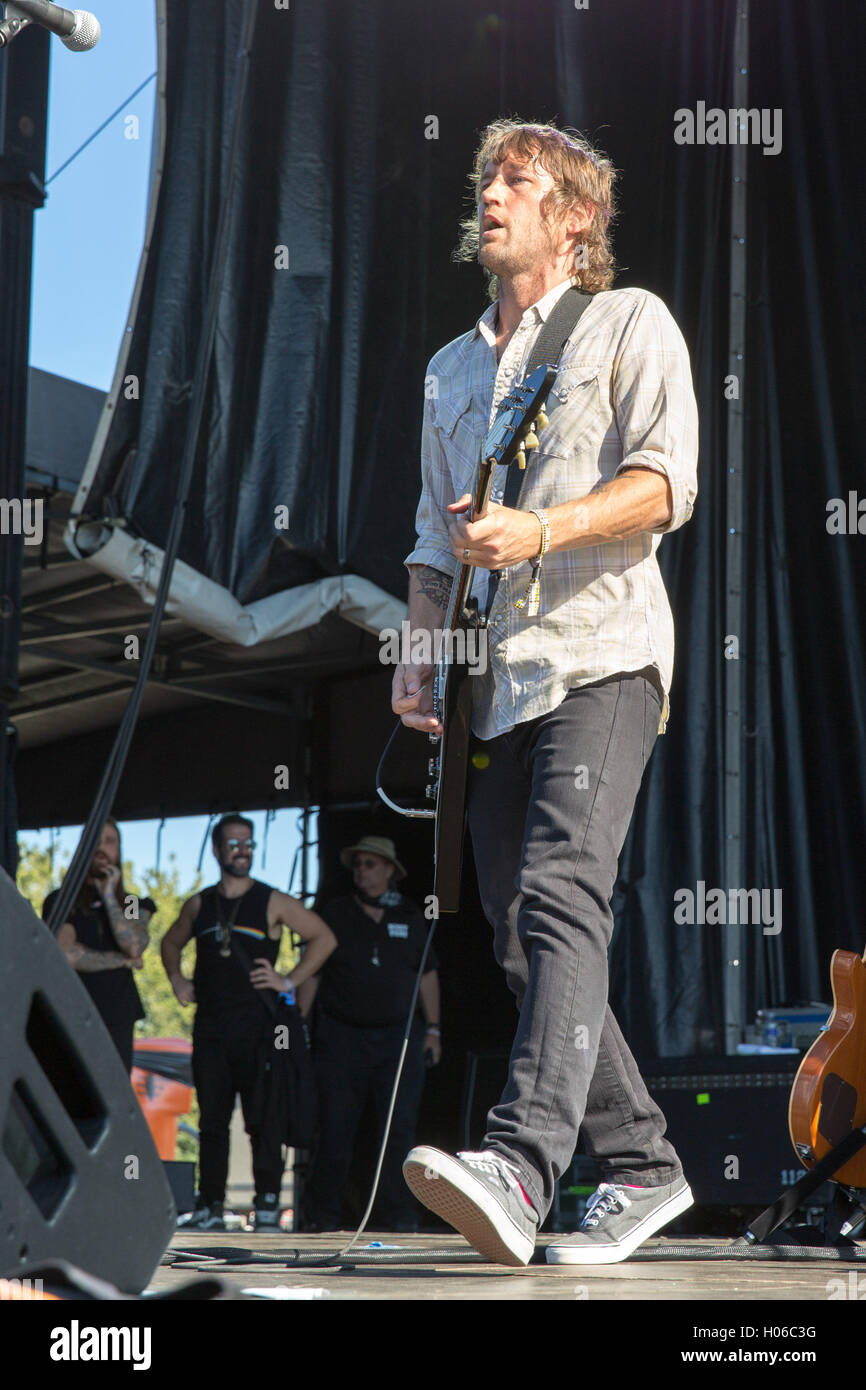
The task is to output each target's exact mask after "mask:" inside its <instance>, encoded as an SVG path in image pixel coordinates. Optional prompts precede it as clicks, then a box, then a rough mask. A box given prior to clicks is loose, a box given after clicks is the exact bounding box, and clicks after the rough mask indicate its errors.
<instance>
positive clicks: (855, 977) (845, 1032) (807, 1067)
mask: <svg viewBox="0 0 866 1390" xmlns="http://www.w3.org/2000/svg"><path fill="white" fill-rule="evenodd" d="M830 978H831V983H832V986H833V1012H832V1013H831V1014H830V1017H829V1019H828V1020H827V1024H826V1026H825V1028H824V1030H823V1031H822V1033H821V1034H820V1036H819V1037H818V1038H816V1039H815V1041H814V1042H813V1044H812V1046H811V1047H810V1048H809V1051H808V1052H807V1053H806V1055H805V1056H804V1058H803V1060H802V1062H801V1063H800V1066H799V1069H798V1071H797V1075H796V1076H795V1078H794V1085H793V1087H792V1088H791V1099H790V1102H789V1104H788V1128H789V1130H790V1133H791V1142H792V1144H793V1145H794V1149H795V1151H796V1153H797V1157H798V1158H799V1160H800V1162H801V1163H802V1164H803V1166H804V1168H811V1167H813V1166H814V1164H815V1163H817V1162H818V1160H819V1159H821V1158H823V1157H824V1155H825V1154H826V1153H828V1152H829V1151H830V1149H832V1148H834V1147H835V1146H836V1145H837V1144H838V1143H840V1142H841V1140H843V1139H844V1138H845V1137H846V1136H847V1135H848V1134H850V1133H851V1131H852V1130H853V1129H859V1128H860V1127H861V1126H862V1125H864V1124H866V951H864V953H863V956H858V955H857V953H856V952H855V951H834V952H833V959H832V961H831V962H830ZM833 1181H834V1182H839V1183H843V1184H845V1185H846V1186H848V1187H858V1188H866V1148H863V1149H861V1150H860V1152H859V1153H857V1154H855V1155H854V1157H853V1158H851V1159H849V1160H848V1162H847V1163H845V1164H844V1165H843V1167H841V1168H839V1169H838V1170H837V1171H836V1172H835V1173H834V1174H833Z"/></svg>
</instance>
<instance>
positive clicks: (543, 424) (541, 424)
mask: <svg viewBox="0 0 866 1390" xmlns="http://www.w3.org/2000/svg"><path fill="white" fill-rule="evenodd" d="M549 424H550V421H549V419H548V418H547V415H546V413H545V411H544V409H543V408H542V409H541V410H539V412H538V414H537V415H536V417H535V428H536V429H537V430H543V429H546V428H547V426H548V425H549Z"/></svg>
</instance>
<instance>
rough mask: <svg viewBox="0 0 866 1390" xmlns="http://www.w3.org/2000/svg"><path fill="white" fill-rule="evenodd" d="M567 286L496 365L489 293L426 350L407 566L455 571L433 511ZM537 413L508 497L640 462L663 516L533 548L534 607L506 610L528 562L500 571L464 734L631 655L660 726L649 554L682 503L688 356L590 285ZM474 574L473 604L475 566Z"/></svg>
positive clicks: (523, 500)
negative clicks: (438, 344) (465, 321)
mask: <svg viewBox="0 0 866 1390" xmlns="http://www.w3.org/2000/svg"><path fill="white" fill-rule="evenodd" d="M568 285H569V282H568V281H565V282H563V283H562V284H561V285H557V286H556V287H555V288H554V289H552V290H550V291H549V293H548V294H546V295H545V296H544V298H543V299H540V300H539V301H538V303H537V304H534V305H532V307H531V308H529V309H527V310H526V312H525V313H524V315H523V317H522V319H521V321H520V324H519V325H518V327H517V329H516V331H515V332H514V334H513V336H512V338H511V340H510V342H509V344H508V347H507V348H506V350H505V352H504V353H503V355H502V359H501V361H500V362H499V363H498V364H497V361H496V333H495V328H496V305H495V304H492V305H491V306H490V308H489V309H487V311H486V312H485V313H484V314H482V316H481V318H480V319H479V320H478V322H477V324H476V325H475V328H474V329H473V330H472V332H471V333H465V334H463V336H462V337H460V338H455V340H454V341H453V342H452V343H448V344H447V346H445V347H443V348H442V349H441V350H440V351H439V352H437V353H436V355H435V357H433V359H432V360H431V362H430V365H429V367H428V368H427V390H426V391H425V396H426V397H427V399H426V400H425V407H424V423H423V432H422V442H421V470H422V480H423V489H422V493H421V501H420V503H419V505H418V513H417V518H416V526H417V531H418V541H417V544H416V546H415V549H414V550H413V551H412V552H411V554H410V555H408V556H407V558H406V564H407V565H431V566H433V567H434V568H435V569H438V570H442V571H443V572H444V573H446V574H449V575H454V574H455V573H456V572H457V570H458V569H459V564H458V562H457V561H456V560H455V558H454V556H453V554H452V552H451V548H450V545H449V541H448V527H447V519H446V511H445V508H446V507H447V505H448V503H449V502H453V501H455V500H456V499H457V498H458V497H460V496H462V495H463V494H464V493H466V492H470V493H471V492H473V490H474V487H475V485H476V474H477V470H478V462H479V457H480V450H481V445H482V442H483V440H484V437H485V435H486V433H487V430H488V429H489V427H490V424H491V422H492V420H493V418H494V416H495V414H496V411H497V409H498V408H499V405H500V403H501V401H502V400H503V398H504V397H505V395H506V394H507V392H508V390H509V389H510V387H511V386H513V385H514V384H516V383H517V382H518V381H520V379H521V377H522V376H523V374H524V364H525V362H526V360H527V358H528V356H529V354H530V352H531V350H532V346H533V344H534V342H535V339H536V337H537V335H538V331H539V328H540V326H541V323H542V321H543V320H546V318H547V316H548V314H549V313H550V310H551V309H552V308H553V306H554V304H555V303H556V302H557V300H558V299H559V297H560V295H561V294H563V293H564V292H565V290H566V289H567V288H568ZM546 410H547V414H548V417H549V421H550V423H549V424H548V425H547V427H546V428H545V429H544V430H543V431H542V432H541V434H540V435H539V441H540V447H539V448H538V449H537V450H536V451H534V452H533V453H531V454H529V455H528V456H527V458H528V463H527V468H526V472H525V474H524V483H523V491H522V493H521V497H520V506H521V508H523V509H526V510H530V509H532V508H539V509H542V510H543V509H546V508H550V507H554V506H556V505H557V504H558V503H560V502H568V501H570V500H572V499H575V498H579V497H585V496H587V494H588V493H590V492H592V491H593V489H595V488H597V487H598V486H599V485H600V484H601V483H605V482H607V481H609V480H610V479H611V478H614V477H615V476H616V475H617V473H620V472H622V470H623V469H624V468H631V467H640V468H649V469H652V470H653V471H654V472H657V473H661V474H663V475H664V476H665V477H666V478H667V479H668V481H669V483H670V487H671V494H672V496H673V512H672V516H671V520H670V521H669V522H668V523H667V525H665V526H661V527H659V528H658V529H657V530H655V531H652V532H643V533H641V534H640V535H637V536H632V537H630V538H629V539H627V540H618V541H612V542H609V543H607V544H604V545H595V546H582V547H580V548H578V549H576V550H564V551H557V552H555V553H551V554H548V555H547V556H546V557H545V560H544V564H543V565H542V568H541V603H540V608H539V611H538V614H537V616H536V617H534V618H530V617H527V615H526V609H525V608H524V609H518V608H515V606H514V605H515V600H516V599H518V598H519V597H520V595H521V594H522V593H523V592H524V590H525V589H526V585H527V583H528V580H529V574H530V567H529V565H528V564H520V565H515V566H513V567H512V568H510V569H508V570H505V571H504V572H503V574H502V579H501V582H500V584H499V588H498V591H497V593H496V597H495V599H494V602H493V606H492V609H491V612H490V617H489V626H488V630H487V669H486V671H484V673H483V674H481V673H479V674H476V675H475V676H474V678H473V686H474V700H473V729H474V732H475V733H476V734H477V735H478V736H479V737H480V738H482V739H489V738H494V737H495V736H496V735H498V734H502V733H505V732H507V731H508V730H509V729H512V728H514V726H515V725H517V724H521V723H523V722H524V721H526V720H529V719H535V718H537V717H538V716H539V715H542V714H547V713H549V711H551V710H553V709H555V708H556V707H557V705H559V704H560V703H561V701H562V700H563V699H564V698H565V696H566V694H567V692H568V691H569V690H571V689H573V688H575V687H577V686H581V685H586V684H587V683H589V682H591V681H597V680H600V679H602V678H603V677H605V676H611V675H614V674H616V673H617V672H620V671H639V670H642V669H643V668H644V667H647V666H655V667H656V668H657V670H658V672H659V676H660V678H661V684H662V687H663V689H664V691H665V708H664V712H663V717H662V727H663V726H664V723H665V721H666V719H667V713H668V701H667V691H668V690H669V688H670V682H671V675H672V672H673V656H674V629H673V618H672V615H671V610H670V604H669V603H668V597H667V594H666V592H665V588H664V584H663V583H662V578H661V573H660V571H659V567H658V562H657V560H656V550H657V549H658V545H659V541H660V539H661V536H662V534H663V533H664V532H666V531H674V530H676V528H677V527H678V526H682V524H683V522H685V521H688V519H689V517H690V516H691V514H692V507H693V505H694V500H695V495H696V492H697V452H698V423H697V407H696V404H695V397H694V391H693V389H692V380H691V372H690V368H689V356H688V351H687V349H686V345H685V343H684V341H683V337H682V334H681V333H680V331H679V329H678V328H677V326H676V324H675V323H674V320H673V318H672V317H671V315H670V312H669V311H668V309H667V308H666V307H665V305H664V304H663V303H662V301H661V300H660V299H659V298H657V296H656V295H654V294H650V293H648V292H647V291H646V290H637V289H621V290H605V291H602V292H600V293H598V294H596V296H595V298H594V300H593V302H592V303H591V304H590V305H589V306H588V307H587V309H586V310H585V311H584V313H583V315H582V316H581V319H580V321H579V323H578V324H577V326H576V328H575V329H574V332H573V333H572V334H571V337H570V338H569V340H568V342H567V343H566V345H565V348H564V349H563V353H562V356H561V358H560V365H559V372H558V375H557V378H556V381H555V383H554V386H553V390H552V392H551V395H550V397H549V398H548V404H547V406H546ZM506 472H507V470H506V469H497V477H496V480H495V482H494V487H493V490H492V492H491V497H492V499H493V500H494V501H501V500H502V494H503V490H504V486H505V475H506ZM476 580H477V582H476V585H475V588H474V592H475V593H476V594H477V595H478V597H479V602H480V605H481V608H482V611H483V608H484V601H485V595H486V588H487V575H486V574H485V573H481V574H479V575H477V576H476Z"/></svg>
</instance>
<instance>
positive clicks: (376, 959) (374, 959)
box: [370, 946, 379, 965]
mask: <svg viewBox="0 0 866 1390" xmlns="http://www.w3.org/2000/svg"><path fill="white" fill-rule="evenodd" d="M370 964H371V965H378V964H379V947H378V946H374V947H373V954H372V956H371V957H370Z"/></svg>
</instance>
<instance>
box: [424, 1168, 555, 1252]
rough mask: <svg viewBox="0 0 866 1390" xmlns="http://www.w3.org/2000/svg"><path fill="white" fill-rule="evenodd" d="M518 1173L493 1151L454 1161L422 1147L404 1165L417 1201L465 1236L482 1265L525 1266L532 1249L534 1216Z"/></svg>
mask: <svg viewBox="0 0 866 1390" xmlns="http://www.w3.org/2000/svg"><path fill="white" fill-rule="evenodd" d="M517 1171H518V1170H517V1169H516V1168H515V1167H514V1165H513V1164H512V1163H509V1162H508V1160H507V1159H505V1158H503V1156H502V1155H501V1154H498V1153H496V1152H495V1151H494V1150H493V1149H485V1150H483V1151H482V1152H481V1153H459V1154H458V1155H457V1157H456V1158H454V1157H452V1155H451V1154H446V1153H442V1152H441V1150H440V1149H431V1148H427V1147H426V1146H424V1145H422V1146H421V1147H420V1148H417V1149H413V1150H412V1151H411V1153H410V1154H409V1155H408V1157H407V1158H406V1161H405V1162H404V1164H403V1176H404V1177H405V1179H406V1181H407V1183H408V1184H409V1186H410V1188H411V1189H412V1191H413V1192H414V1194H415V1196H416V1197H417V1198H418V1201H419V1202H421V1203H423V1205H424V1206H425V1207H428V1208H429V1210H430V1211H435V1213H436V1215H437V1216H441V1217H442V1219H443V1221H447V1222H448V1224H449V1225H450V1226H453V1227H454V1228H455V1230H457V1231H459V1232H460V1234H461V1235H462V1236H465V1237H466V1239H467V1240H468V1241H469V1244H470V1245H474V1246H475V1249H476V1250H477V1251H479V1253H480V1254H482V1255H484V1256H485V1258H486V1259H488V1260H493V1261H495V1262H496V1263H497V1264H505V1265H526V1264H529V1261H530V1260H531V1258H532V1252H533V1250H534V1249H535V1233H536V1231H537V1230H538V1216H537V1215H536V1212H535V1208H534V1207H533V1206H532V1205H531V1203H530V1202H529V1201H528V1200H527V1198H526V1197H524V1195H523V1189H522V1188H521V1186H520V1184H519V1182H518V1181H517V1176H516V1175H517Z"/></svg>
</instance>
